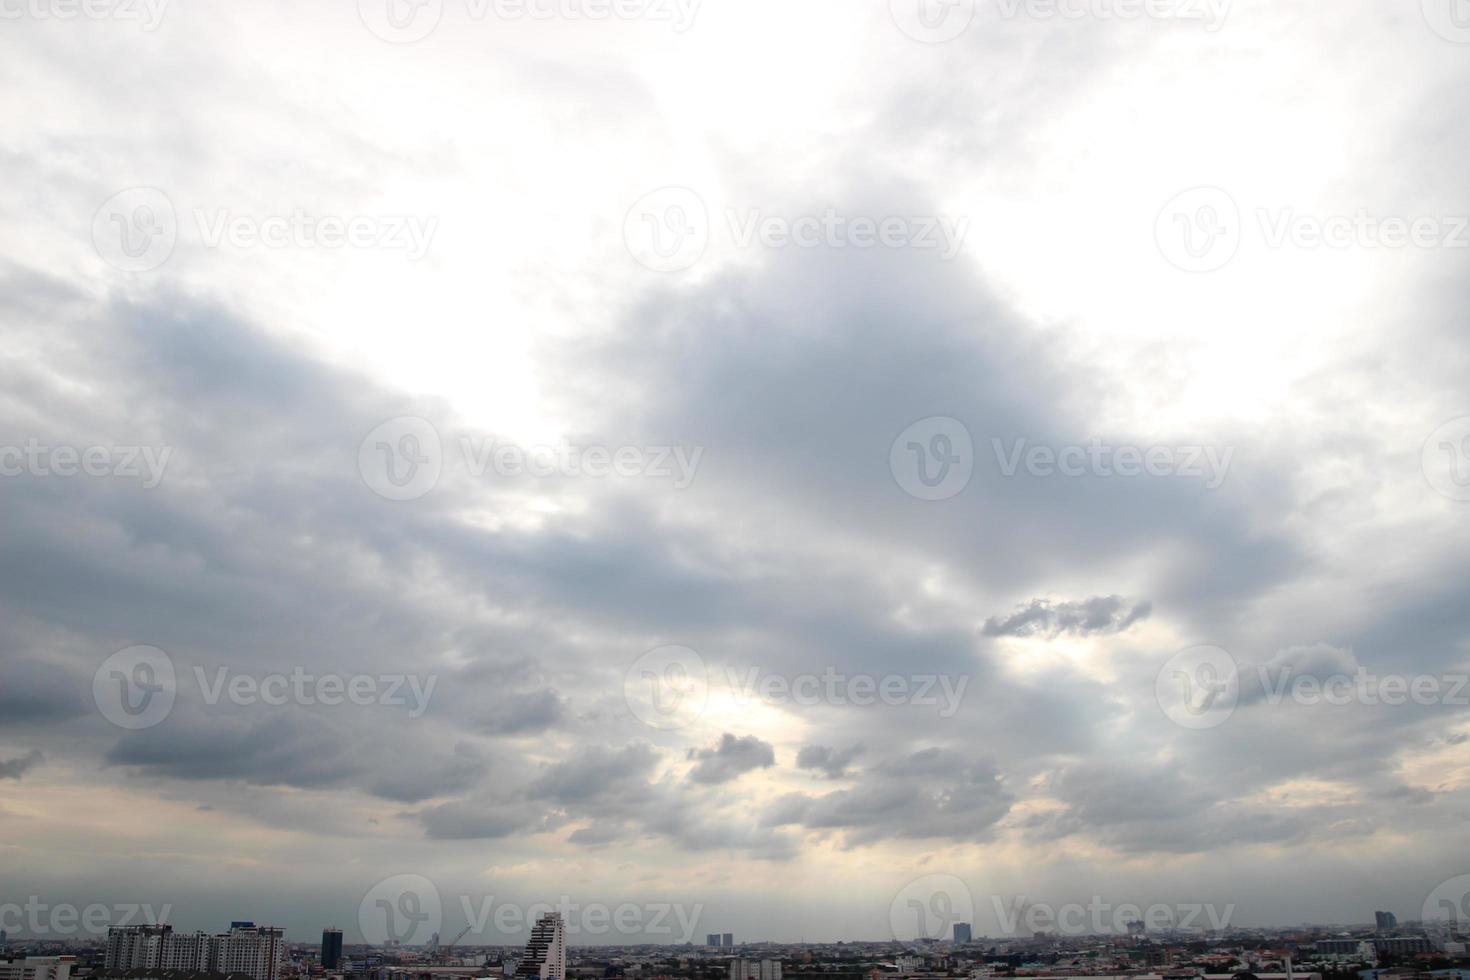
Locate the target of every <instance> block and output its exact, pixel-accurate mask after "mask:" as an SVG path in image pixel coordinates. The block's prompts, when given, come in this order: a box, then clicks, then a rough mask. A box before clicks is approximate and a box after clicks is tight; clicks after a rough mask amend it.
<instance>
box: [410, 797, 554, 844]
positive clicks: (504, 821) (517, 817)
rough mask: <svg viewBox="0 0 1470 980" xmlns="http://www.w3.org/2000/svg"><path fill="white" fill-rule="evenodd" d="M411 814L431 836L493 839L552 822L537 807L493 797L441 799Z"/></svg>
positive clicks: (534, 829) (535, 828)
mask: <svg viewBox="0 0 1470 980" xmlns="http://www.w3.org/2000/svg"><path fill="white" fill-rule="evenodd" d="M414 816H415V817H416V818H417V819H418V820H419V821H420V822H421V823H422V824H423V826H424V832H425V833H426V834H427V835H428V836H429V838H430V839H432V840H497V839H500V838H503V837H509V836H511V835H512V834H517V833H522V832H535V831H538V830H546V829H551V828H552V826H554V823H555V822H554V821H552V820H548V818H547V816H546V813H545V811H543V810H541V809H539V808H536V807H531V806H527V805H525V804H506V803H504V802H499V801H493V800H458V801H455V802H452V803H443V804H440V805H439V806H435V807H430V808H429V809H427V810H422V811H420V812H419V813H417V814H415V815H414Z"/></svg>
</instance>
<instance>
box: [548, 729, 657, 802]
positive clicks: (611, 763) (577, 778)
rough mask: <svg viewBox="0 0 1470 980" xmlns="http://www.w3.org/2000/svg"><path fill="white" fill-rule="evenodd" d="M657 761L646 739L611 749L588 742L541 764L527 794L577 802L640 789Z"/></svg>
mask: <svg viewBox="0 0 1470 980" xmlns="http://www.w3.org/2000/svg"><path fill="white" fill-rule="evenodd" d="M657 764H658V753H657V752H656V751H654V748H653V746H651V745H649V744H648V743H647V742H634V743H632V744H630V745H625V746H623V748H621V749H617V750H613V749H610V748H608V747H606V746H602V745H589V746H587V747H586V748H585V749H583V750H582V751H581V752H579V753H578V754H577V755H575V756H574V757H573V758H570V759H566V760H564V761H562V762H556V763H552V764H550V765H547V766H544V767H543V768H542V771H541V773H540V775H538V776H537V777H536V778H535V779H533V780H532V781H531V784H530V786H529V788H528V789H527V795H528V796H529V797H530V798H531V799H533V800H548V801H550V802H553V803H562V804H576V803H581V802H584V801H587V800H593V799H597V798H599V797H603V796H607V795H612V794H617V793H626V792H628V791H630V790H632V791H634V792H639V793H641V792H642V790H643V789H644V787H645V786H646V783H645V779H644V777H645V776H647V775H648V774H649V773H650V772H651V771H652V770H653V768H654V766H656V765H657Z"/></svg>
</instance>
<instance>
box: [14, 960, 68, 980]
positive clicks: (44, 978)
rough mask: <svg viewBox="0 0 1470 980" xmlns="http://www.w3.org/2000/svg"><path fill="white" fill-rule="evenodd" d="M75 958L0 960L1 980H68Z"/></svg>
mask: <svg viewBox="0 0 1470 980" xmlns="http://www.w3.org/2000/svg"><path fill="white" fill-rule="evenodd" d="M76 961H77V958H76V957H75V956H30V957H23V958H21V959H15V960H0V980H68V978H69V977H70V976H71V968H72V967H73V966H74V965H76Z"/></svg>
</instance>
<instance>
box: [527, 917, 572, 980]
mask: <svg viewBox="0 0 1470 980" xmlns="http://www.w3.org/2000/svg"><path fill="white" fill-rule="evenodd" d="M516 976H519V977H535V978H537V980H566V977H567V929H566V923H565V922H563V921H562V918H561V913H560V912H547V913H546V914H545V915H543V916H541V918H539V919H537V920H536V925H535V926H534V927H532V929H531V941H530V942H528V943H526V954H525V956H524V957H522V958H521V963H520V966H518V967H516Z"/></svg>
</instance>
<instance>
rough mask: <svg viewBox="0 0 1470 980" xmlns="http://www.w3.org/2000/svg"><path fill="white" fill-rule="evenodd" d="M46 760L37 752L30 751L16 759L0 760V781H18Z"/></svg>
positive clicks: (34, 750)
mask: <svg viewBox="0 0 1470 980" xmlns="http://www.w3.org/2000/svg"><path fill="white" fill-rule="evenodd" d="M45 759H46V757H45V756H43V755H42V754H41V753H40V752H39V751H38V750H36V749H32V750H31V751H29V752H27V753H26V754H25V755H23V756H21V757H20V758H18V759H0V779H17V780H18V779H20V777H22V776H24V775H25V774H26V773H28V772H30V771H31V770H32V769H34V768H35V767H36V766H39V765H40V764H41V763H42V762H44V761H45Z"/></svg>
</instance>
